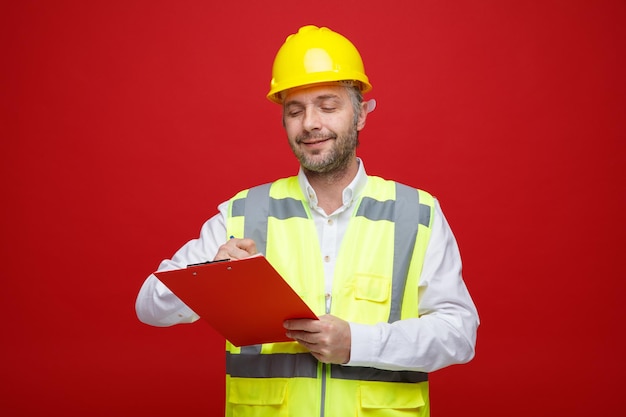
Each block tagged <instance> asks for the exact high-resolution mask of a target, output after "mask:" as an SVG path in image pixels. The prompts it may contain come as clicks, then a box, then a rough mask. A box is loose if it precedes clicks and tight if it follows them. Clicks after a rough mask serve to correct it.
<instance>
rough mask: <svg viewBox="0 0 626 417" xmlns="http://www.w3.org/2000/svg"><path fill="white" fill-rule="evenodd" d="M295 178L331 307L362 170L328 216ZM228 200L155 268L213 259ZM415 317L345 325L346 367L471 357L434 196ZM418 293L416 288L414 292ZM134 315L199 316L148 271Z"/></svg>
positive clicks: (457, 266)
mask: <svg viewBox="0 0 626 417" xmlns="http://www.w3.org/2000/svg"><path fill="white" fill-rule="evenodd" d="M298 180H299V183H300V186H301V188H302V190H303V191H304V194H305V196H306V198H307V200H308V202H309V205H310V207H311V213H312V216H313V219H314V221H315V226H316V228H317V233H318V237H319V243H320V249H321V254H322V262H323V265H324V275H325V283H326V293H327V309H329V308H330V303H331V302H332V300H330V297H329V295H328V294H330V289H331V288H332V277H333V273H334V267H335V259H336V256H337V253H338V252H339V246H340V243H341V241H342V238H343V236H344V234H345V231H346V229H347V227H348V222H349V220H350V217H351V214H352V208H353V204H354V203H355V202H356V201H357V200H358V199H359V197H360V195H361V193H362V191H363V189H364V188H365V184H366V183H367V174H366V172H365V168H364V166H363V163H362V162H361V161H359V171H358V173H357V175H356V177H355V178H354V180H353V181H352V183H351V184H350V185H349V186H348V187H346V189H345V190H344V192H343V206H342V207H340V208H339V209H337V210H336V211H335V212H334V213H332V214H330V215H327V214H326V213H325V212H324V210H322V209H321V208H319V207H318V205H317V197H316V195H315V191H314V190H313V188H312V187H311V185H310V184H309V182H308V181H307V179H306V176H305V175H304V173H303V172H302V170H300V172H299V173H298ZM227 207H228V202H223V203H222V204H220V205H219V207H218V209H219V213H218V214H216V215H215V216H213V217H212V218H210V219H209V220H208V221H207V222H205V223H204V225H203V226H202V229H201V231H200V236H199V237H198V238H197V239H193V240H191V241H189V242H187V243H186V244H185V245H184V246H183V247H182V248H180V249H179V250H178V251H177V252H176V253H175V254H174V256H173V257H172V259H167V260H164V261H163V262H161V264H160V266H159V268H158V270H159V271H164V270H171V269H180V268H185V267H186V266H187V265H188V264H192V263H199V262H205V261H208V260H213V258H214V257H215V254H216V253H217V251H218V248H219V246H220V245H222V244H223V243H224V242H225V238H226V222H225V219H226V213H227ZM419 286H420V298H419V312H420V318H414V319H407V320H399V321H397V322H395V323H378V324H376V325H364V324H358V323H350V330H351V340H352V347H351V352H350V362H348V363H347V364H346V366H370V367H375V368H380V369H388V370H414V371H423V372H432V371H434V370H437V369H440V368H443V367H445V366H449V365H452V364H457V363H465V362H467V361H469V360H471V359H472V358H473V357H474V347H475V343H476V332H477V328H478V325H479V319H478V313H477V311H476V307H475V306H474V303H473V301H472V299H471V297H470V295H469V292H468V291H467V288H466V286H465V283H464V282H463V278H462V276H461V257H460V253H459V250H458V247H457V243H456V240H455V238H454V235H453V234H452V231H451V230H450V227H449V226H448V223H447V221H446V219H445V217H444V215H443V212H442V211H441V208H440V206H439V203H438V201H437V200H436V199H435V213H434V218H433V221H432V232H431V238H430V242H429V244H428V248H427V250H426V256H425V259H424V266H423V269H422V275H421V277H420V281H419ZM415 291H417V289H415ZM135 307H136V311H137V316H138V318H139V320H141V321H142V322H144V323H146V324H150V325H153V326H171V325H174V324H179V323H191V322H194V321H196V320H198V318H199V317H198V315H197V314H195V313H194V312H193V311H192V310H191V309H189V308H188V307H187V306H186V305H185V304H184V303H183V302H182V301H180V300H179V299H178V298H177V297H176V296H175V295H174V294H172V293H171V292H170V291H169V290H168V289H167V287H165V285H163V284H162V283H161V282H160V281H159V280H158V279H157V278H156V277H155V276H154V275H150V276H149V277H148V278H147V279H146V281H145V282H144V284H143V286H142V287H141V289H140V291H139V295H138V296H137V302H136V306H135Z"/></svg>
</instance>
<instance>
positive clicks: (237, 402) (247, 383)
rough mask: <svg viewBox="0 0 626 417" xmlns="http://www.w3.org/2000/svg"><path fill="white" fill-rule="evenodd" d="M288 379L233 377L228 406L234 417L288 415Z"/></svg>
mask: <svg viewBox="0 0 626 417" xmlns="http://www.w3.org/2000/svg"><path fill="white" fill-rule="evenodd" d="M286 391H287V381H286V380H284V379H273V378H272V379H270V378H232V379H231V380H230V387H229V395H228V402H229V404H228V406H229V407H230V408H231V410H232V416H233V417H261V416H263V417H265V416H268V415H271V416H277V417H287V406H286V404H285V393H286Z"/></svg>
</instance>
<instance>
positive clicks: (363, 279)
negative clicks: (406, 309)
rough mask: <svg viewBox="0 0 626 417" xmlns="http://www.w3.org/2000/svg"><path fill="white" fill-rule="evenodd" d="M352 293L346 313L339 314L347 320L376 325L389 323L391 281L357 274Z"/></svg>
mask: <svg viewBox="0 0 626 417" xmlns="http://www.w3.org/2000/svg"><path fill="white" fill-rule="evenodd" d="M347 289H348V288H347ZM349 291H351V292H352V295H351V297H350V299H351V300H352V302H351V303H349V304H348V305H349V309H348V307H347V306H345V308H346V309H347V310H346V311H342V312H340V313H341V314H338V315H339V316H341V317H342V318H344V319H346V320H354V321H357V322H359V323H365V324H374V323H377V322H380V321H387V319H388V317H389V311H390V309H391V280H390V279H389V278H387V277H383V276H378V275H366V274H356V275H355V276H354V278H353V280H352V285H351V286H350V287H349Z"/></svg>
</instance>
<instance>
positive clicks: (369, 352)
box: [345, 322, 378, 366]
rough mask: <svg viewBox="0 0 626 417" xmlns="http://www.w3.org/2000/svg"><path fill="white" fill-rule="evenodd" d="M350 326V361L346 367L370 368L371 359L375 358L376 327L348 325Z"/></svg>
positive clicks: (376, 344) (357, 324)
mask: <svg viewBox="0 0 626 417" xmlns="http://www.w3.org/2000/svg"><path fill="white" fill-rule="evenodd" d="M348 324H349V325H350V338H351V346H350V361H348V363H346V364H345V365H347V366H370V364H371V363H372V361H371V358H374V357H376V354H375V352H376V349H377V346H378V343H377V336H376V335H377V333H378V328H377V327H376V326H369V325H367V324H359V323H352V322H350V323H348Z"/></svg>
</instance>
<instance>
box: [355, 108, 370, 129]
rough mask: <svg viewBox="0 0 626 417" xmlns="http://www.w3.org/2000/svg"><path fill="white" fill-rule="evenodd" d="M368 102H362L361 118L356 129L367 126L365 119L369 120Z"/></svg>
mask: <svg viewBox="0 0 626 417" xmlns="http://www.w3.org/2000/svg"><path fill="white" fill-rule="evenodd" d="M367 113H369V111H368V102H367V101H364V102H362V103H361V112H360V113H359V119H358V120H357V122H356V130H359V131H360V130H362V129H363V128H364V127H365V120H367Z"/></svg>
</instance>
